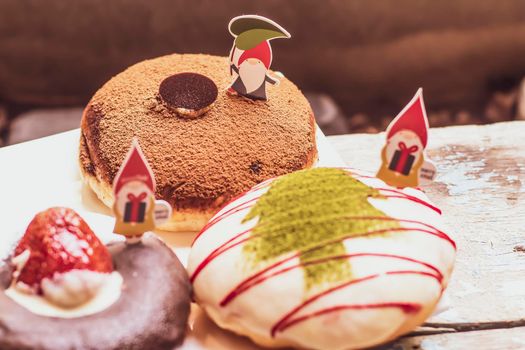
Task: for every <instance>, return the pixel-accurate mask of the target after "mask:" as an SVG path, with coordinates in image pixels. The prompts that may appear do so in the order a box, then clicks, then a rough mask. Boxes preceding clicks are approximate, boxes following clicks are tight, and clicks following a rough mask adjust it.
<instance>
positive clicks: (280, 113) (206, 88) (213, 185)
mask: <svg viewBox="0 0 525 350" xmlns="http://www.w3.org/2000/svg"><path fill="white" fill-rule="evenodd" d="M228 64H229V60H228V58H226V57H217V56H209V55H199V54H184V55H179V54H174V55H169V56H164V57H159V58H156V59H152V60H147V61H144V62H141V63H138V64H136V65H134V66H132V67H130V68H128V69H127V70H125V71H124V72H122V73H120V74H118V75H117V76H115V77H114V78H112V79H111V80H110V81H108V82H107V83H106V84H105V85H104V86H103V87H102V88H101V89H100V90H99V91H98V92H97V93H96V94H95V95H94V96H93V98H92V99H91V101H90V102H89V104H88V105H87V107H86V109H85V111H84V115H83V119H82V125H81V130H82V135H81V140H80V164H81V172H82V175H83V177H84V179H85V181H86V182H87V183H88V184H89V185H90V187H91V188H92V189H93V190H94V191H95V193H96V194H97V195H98V197H99V198H100V199H101V200H102V201H103V202H104V203H105V204H106V205H108V206H111V205H112V203H113V194H112V189H111V184H112V183H113V180H114V177H115V175H116V173H117V171H118V169H119V167H120V165H121V163H122V161H123V159H124V157H125V155H126V152H127V150H128V146H129V144H130V142H131V140H132V138H133V137H137V138H138V140H139V142H140V144H141V146H142V148H143V151H144V154H145V156H146V158H147V159H148V161H149V163H150V165H151V167H152V170H153V172H154V175H155V178H156V182H157V190H156V197H157V199H164V200H166V201H167V202H169V203H170V204H171V206H172V207H173V216H172V218H171V220H170V221H168V222H167V223H166V224H164V225H163V226H162V227H161V228H163V229H166V230H171V231H188V230H189V231H196V230H200V229H201V228H202V227H203V226H204V224H205V223H206V222H207V220H208V219H209V218H210V217H211V216H212V215H213V214H214V213H215V212H216V211H217V210H218V209H219V208H220V207H221V206H222V205H224V204H225V203H227V202H228V201H230V200H231V199H233V198H234V197H236V196H238V195H240V194H242V193H243V192H245V191H247V190H248V189H250V188H251V187H252V186H253V185H255V184H257V183H259V182H261V181H263V180H266V179H269V178H272V177H275V176H279V175H283V174H286V173H290V172H293V171H296V170H300V169H303V168H308V167H311V166H312V165H313V164H314V163H315V161H316V160H317V148H316V142H315V128H316V127H315V120H314V116H313V113H312V110H311V108H310V105H309V104H308V101H307V100H306V98H305V97H304V96H303V94H302V93H301V91H300V90H299V89H298V88H297V87H296V86H295V85H294V84H293V83H292V82H290V81H289V80H287V79H286V78H282V79H281V82H280V85H279V86H269V87H268V89H267V92H266V93H267V100H257V101H255V100H250V99H248V98H245V97H242V96H236V95H231V94H228V93H226V89H227V88H228V86H229V85H230V83H231V78H230V75H229V73H228V69H227V67H228Z"/></svg>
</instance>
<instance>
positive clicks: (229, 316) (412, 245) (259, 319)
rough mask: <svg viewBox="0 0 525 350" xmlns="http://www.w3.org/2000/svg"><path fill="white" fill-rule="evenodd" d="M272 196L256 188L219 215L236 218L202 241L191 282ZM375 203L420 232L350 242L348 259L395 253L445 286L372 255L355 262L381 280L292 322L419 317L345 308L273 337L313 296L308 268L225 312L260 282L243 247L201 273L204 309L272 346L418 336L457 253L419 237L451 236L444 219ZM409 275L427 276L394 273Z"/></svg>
mask: <svg viewBox="0 0 525 350" xmlns="http://www.w3.org/2000/svg"><path fill="white" fill-rule="evenodd" d="M359 179H360V180H361V181H362V182H363V183H365V184H367V185H370V186H373V187H381V188H391V187H389V186H387V185H386V184H385V183H383V182H382V181H381V180H378V179H375V178H372V179H368V178H359ZM392 189H393V188H392ZM267 190H268V186H266V187H264V186H261V187H259V188H258V187H256V190H253V191H251V192H249V193H247V194H245V195H244V196H242V197H241V198H238V199H237V200H235V201H234V202H232V203H230V204H228V205H227V206H226V207H225V208H223V209H222V210H221V211H220V212H219V213H217V214H216V215H215V217H214V219H215V218H218V217H221V216H222V215H223V214H224V213H227V212H228V211H229V213H230V214H231V215H228V216H225V217H223V218H222V219H220V220H218V221H217V222H216V223H215V224H213V225H212V226H210V227H209V228H207V229H206V230H205V231H204V233H203V234H202V235H201V236H200V237H198V238H197V240H196V242H195V244H194V246H193V248H192V251H191V254H190V257H189V263H188V272H189V274H190V276H191V275H193V274H194V272H195V271H196V269H197V268H198V266H199V265H200V264H201V263H202V262H203V261H204V260H205V259H206V258H207V257H208V256H209V255H210V254H211V253H212V252H213V251H214V250H215V249H217V248H218V247H219V246H221V245H223V244H224V243H226V242H227V241H228V240H230V239H232V238H233V237H235V236H236V235H238V234H239V233H241V232H243V231H246V230H248V229H251V228H253V227H254V226H255V225H256V223H257V219H254V220H251V221H249V222H246V223H244V224H242V223H241V221H242V220H243V218H244V217H245V216H246V215H247V214H248V212H249V211H250V209H251V207H252V205H253V204H254V199H255V198H257V197H259V196H261V195H262V194H264V193H265V192H266V191H267ZM403 193H405V194H407V195H411V196H414V197H417V198H419V199H422V200H424V201H426V202H428V201H429V200H428V198H427V197H426V196H425V194H424V193H422V192H421V191H418V190H415V189H406V190H403ZM385 194H388V193H386V192H385ZM369 202H370V203H371V204H372V205H374V206H375V207H376V208H378V209H379V210H381V211H382V212H384V213H385V214H386V215H387V216H390V217H392V218H396V219H398V220H400V222H399V223H400V225H401V226H402V227H405V228H407V227H409V228H414V230H406V231H401V232H396V233H395V234H391V235H382V236H380V235H377V236H367V237H357V238H355V237H354V238H352V239H347V240H345V241H344V245H345V247H346V250H347V253H348V254H360V253H366V254H388V255H396V256H402V257H405V258H408V259H413V260H418V261H421V262H424V263H426V264H429V265H432V266H433V267H435V268H437V269H438V270H439V272H440V273H441V274H442V275H443V280H442V281H441V283H440V282H439V281H438V280H437V279H436V278H432V276H431V275H435V274H436V272H435V271H434V270H433V269H432V268H431V267H428V266H425V265H423V264H418V263H414V261H410V260H406V259H396V258H385V257H384V256H383V257H380V256H370V255H366V256H361V257H355V258H352V260H351V266H352V276H353V279H354V280H356V279H359V278H367V277H369V276H372V275H375V274H378V276H377V277H375V278H371V279H369V280H366V281H365V282H362V283H356V284H350V285H347V286H346V287H343V288H340V289H338V290H336V291H334V292H333V293H330V294H327V295H325V296H322V297H320V298H318V299H316V300H315V301H313V302H311V303H309V304H307V305H306V306H304V307H303V308H301V309H299V310H298V312H296V313H295V314H294V315H293V317H292V319H298V318H301V317H302V316H306V315H309V314H312V313H316V312H321V311H322V310H327V309H333V308H334V307H338V306H345V305H346V306H348V305H358V304H359V305H365V304H378V303H411V304H418V305H420V306H421V309H420V310H419V311H418V312H413V313H406V312H403V311H402V310H401V309H400V308H396V307H378V308H362V309H344V310H339V311H334V312H327V313H325V314H322V315H321V316H316V317H311V318H308V319H306V320H305V321H302V322H298V323H296V324H295V325H292V326H289V327H288V328H285V329H284V330H282V331H279V332H277V333H276V334H275V337H272V336H271V329H272V327H273V326H275V324H276V323H277V322H278V321H279V320H280V319H281V318H282V317H283V316H284V315H286V314H288V313H289V312H290V311H292V310H294V308H296V307H297V306H299V305H301V304H302V303H303V302H304V301H305V300H307V299H308V298H309V297H310V296H311V294H307V293H306V292H305V289H304V283H303V280H304V278H303V269H301V268H295V269H291V270H289V271H288V272H285V273H281V274H279V275H276V276H274V277H272V278H268V279H266V280H265V281H264V282H262V283H260V284H257V285H256V286H254V287H252V288H250V289H248V290H247V291H245V292H243V293H241V294H239V295H238V296H237V297H236V298H235V299H233V301H231V302H230V303H228V304H227V305H226V306H220V305H219V304H220V302H221V301H222V300H223V299H224V298H225V297H226V296H227V295H228V294H229V293H230V292H231V291H232V290H234V289H235V287H236V286H237V285H239V284H240V283H241V282H243V281H245V280H246V279H247V278H248V277H250V276H251V275H253V272H249V271H247V270H246V266H245V264H244V263H243V262H244V259H245V258H244V254H243V252H242V247H243V244H239V245H237V246H235V247H233V248H231V249H228V250H227V251H226V252H225V253H223V254H221V255H220V256H219V257H217V258H215V259H214V260H212V261H211V262H210V263H209V264H208V265H206V267H205V268H204V269H202V270H201V271H200V273H199V274H198V275H197V277H196V279H195V280H194V283H193V287H194V292H195V297H196V300H197V302H198V303H199V304H200V305H201V306H202V307H203V308H204V309H205V310H206V311H207V313H208V314H209V315H210V316H211V318H213V319H214V321H215V322H216V323H218V324H219V325H220V326H222V327H224V328H227V329H230V330H233V331H235V332H237V333H240V334H244V335H247V336H249V337H251V338H252V339H253V340H254V341H256V342H258V343H260V344H262V345H266V346H297V347H302V348H313V349H334V350H338V349H354V348H362V347H369V346H374V345H377V344H379V343H382V342H385V341H388V340H391V339H392V338H393V337H397V336H399V335H400V334H403V333H406V332H408V331H410V330H411V329H413V328H415V327H416V326H417V325H419V324H421V323H422V322H424V320H425V319H426V318H427V317H428V316H429V315H430V314H431V313H432V311H433V310H434V308H435V306H436V304H437V303H438V301H439V299H440V297H441V292H442V288H445V287H446V285H447V283H448V279H449V278H450V274H451V271H452V267H453V263H454V259H455V249H454V247H453V245H452V244H451V243H450V242H449V241H447V240H446V239H442V238H439V237H437V236H436V235H432V234H426V233H422V232H420V231H418V230H415V229H417V228H421V229H428V227H427V226H425V224H428V225H431V226H433V227H435V228H437V229H439V230H441V231H443V232H446V231H445V230H444V227H443V223H442V221H441V216H440V215H439V214H438V213H437V212H436V211H434V210H432V209H431V208H429V207H427V206H424V205H422V204H419V203H416V202H414V201H410V200H406V199H402V198H388V199H373V198H371V199H369ZM242 203H247V204H246V205H242V206H241V207H240V209H241V210H238V211H237V209H239V208H237V209H235V210H232V208H235V207H237V206H238V205H239V204H242ZM214 219H212V221H213V220H214ZM403 220H416V221H418V223H407V222H403ZM243 237H248V236H243ZM238 239H239V238H238ZM238 239H236V240H234V241H232V242H236V241H237V240H238ZM298 262H299V260H298V259H297V258H294V259H291V260H289V261H287V262H286V263H284V264H283V265H281V266H279V267H278V268H276V269H274V270H272V271H270V272H276V271H278V270H282V269H283V268H285V267H287V266H293V265H295V264H298ZM402 270H409V271H417V272H421V273H423V274H425V273H426V275H422V274H417V273H415V274H410V273H407V274H391V273H390V274H389V272H393V271H402Z"/></svg>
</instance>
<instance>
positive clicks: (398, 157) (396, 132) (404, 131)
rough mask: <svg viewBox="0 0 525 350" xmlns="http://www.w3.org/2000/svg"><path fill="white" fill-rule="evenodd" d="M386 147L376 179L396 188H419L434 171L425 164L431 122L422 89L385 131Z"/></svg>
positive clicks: (431, 176) (430, 166) (429, 164)
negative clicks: (423, 176)
mask: <svg viewBox="0 0 525 350" xmlns="http://www.w3.org/2000/svg"><path fill="white" fill-rule="evenodd" d="M386 138H387V141H386V145H385V146H384V147H383V150H382V152H381V160H382V163H381V168H380V169H379V171H378V173H377V177H378V178H380V179H382V180H383V181H385V182H386V183H387V184H389V185H391V186H395V187H417V186H418V185H419V183H420V180H421V177H422V174H421V170H422V168H425V169H424V170H425V171H424V172H423V174H426V173H428V172H432V174H431V175H429V179H431V178H433V176H434V174H435V168H433V165H432V164H431V163H430V162H425V153H424V150H425V147H426V146H427V139H428V119H427V114H426V111H425V104H424V102H423V90H422V89H419V90H418V91H417V93H416V95H415V96H414V98H413V99H412V101H410V102H409V103H408V105H407V106H406V107H405V108H404V109H403V110H402V111H401V112H400V113H399V114H398V115H397V117H395V119H394V120H393V121H392V122H391V123H390V125H389V126H388V128H387V130H386Z"/></svg>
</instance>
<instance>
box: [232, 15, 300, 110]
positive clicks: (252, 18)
mask: <svg viewBox="0 0 525 350" xmlns="http://www.w3.org/2000/svg"><path fill="white" fill-rule="evenodd" d="M228 30H229V31H230V34H231V35H232V36H233V37H234V38H235V40H234V42H233V47H232V49H231V52H230V75H231V77H232V83H231V85H230V87H229V89H228V92H229V93H230V94H234V95H239V96H243V97H247V98H249V99H252V100H263V101H265V100H266V99H267V97H266V84H267V83H270V84H272V85H278V84H279V78H278V77H272V76H270V73H269V71H270V65H271V64H272V57H273V56H272V47H271V45H270V40H273V39H277V38H286V39H288V38H290V37H291V35H290V33H288V32H287V31H286V30H285V29H284V28H283V27H281V26H280V25H279V24H277V23H275V22H274V21H272V20H270V19H268V18H265V17H262V16H257V15H243V16H237V17H234V18H233V19H232V20H231V21H230V23H229V25H228Z"/></svg>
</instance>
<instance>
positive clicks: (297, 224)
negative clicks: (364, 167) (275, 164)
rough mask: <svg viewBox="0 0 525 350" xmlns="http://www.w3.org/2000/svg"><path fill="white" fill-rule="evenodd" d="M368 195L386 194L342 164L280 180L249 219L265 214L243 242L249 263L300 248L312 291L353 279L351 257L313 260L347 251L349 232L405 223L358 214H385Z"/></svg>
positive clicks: (255, 264) (264, 261) (260, 263)
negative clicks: (345, 244) (345, 239)
mask: <svg viewBox="0 0 525 350" xmlns="http://www.w3.org/2000/svg"><path fill="white" fill-rule="evenodd" d="M368 197H374V198H383V197H382V196H381V195H380V194H379V191H378V190H376V189H374V188H371V187H369V186H367V185H365V184H363V183H362V182H360V181H358V180H357V179H355V178H353V177H352V176H350V175H349V174H348V173H347V172H346V171H344V170H341V169H333V168H316V169H309V170H303V171H298V172H295V173H293V174H289V175H286V176H283V177H281V178H279V179H277V180H275V181H274V182H273V183H272V185H271V187H270V189H269V190H268V191H267V192H266V193H265V194H264V195H262V196H261V198H260V199H259V200H258V201H257V203H256V204H255V206H254V207H253V208H252V209H251V210H250V212H249V213H248V215H247V216H246V217H245V218H244V220H243V222H246V221H248V220H251V219H254V218H257V217H258V218H259V220H258V223H257V225H256V226H255V227H254V229H253V230H252V232H251V235H252V238H251V239H250V240H248V241H247V242H246V244H245V245H244V247H243V253H244V255H245V256H246V258H247V261H248V264H247V268H248V269H250V270H255V269H259V268H263V267H264V266H267V265H268V264H270V263H272V262H275V261H278V260H280V259H283V258H285V257H286V256H289V255H290V254H293V253H299V254H300V262H301V264H302V265H303V269H304V275H305V280H304V281H305V288H306V290H307V291H309V292H312V291H315V290H317V289H319V288H326V287H330V286H332V285H334V284H338V283H340V282H343V281H348V280H350V279H351V278H352V267H351V264H350V262H349V260H348V259H327V261H324V262H321V263H315V264H308V263H309V262H312V261H318V260H319V259H325V258H330V257H335V256H341V255H344V254H347V253H346V249H345V247H344V245H343V242H341V241H340V239H342V238H343V237H347V236H358V235H366V233H367V232H371V231H375V230H383V229H390V228H395V227H399V223H398V222H397V221H395V220H365V219H358V218H352V217H358V216H359V217H365V216H366V217H384V216H385V214H384V213H383V212H381V211H380V210H378V209H376V208H375V207H374V206H372V205H371V204H370V203H369V202H368ZM279 258H280V259H279Z"/></svg>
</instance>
